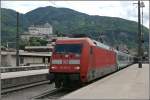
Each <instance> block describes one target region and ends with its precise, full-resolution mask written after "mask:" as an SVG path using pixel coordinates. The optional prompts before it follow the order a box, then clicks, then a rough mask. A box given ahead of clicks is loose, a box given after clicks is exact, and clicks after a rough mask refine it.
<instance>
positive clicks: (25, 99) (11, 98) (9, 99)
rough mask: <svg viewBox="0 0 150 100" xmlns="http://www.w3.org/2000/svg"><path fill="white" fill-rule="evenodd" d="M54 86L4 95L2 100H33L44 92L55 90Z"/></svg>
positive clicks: (44, 85) (44, 86)
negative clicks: (32, 99)
mask: <svg viewBox="0 0 150 100" xmlns="http://www.w3.org/2000/svg"><path fill="white" fill-rule="evenodd" d="M53 89H55V88H54V84H43V85H39V86H34V87H30V88H26V89H22V90H18V91H14V92H10V93H7V94H3V95H2V100H31V98H32V97H34V96H37V95H39V94H41V93H43V92H44V91H48V90H53Z"/></svg>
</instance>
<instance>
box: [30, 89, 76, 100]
mask: <svg viewBox="0 0 150 100" xmlns="http://www.w3.org/2000/svg"><path fill="white" fill-rule="evenodd" d="M75 90H77V88H74V89H68V88H67V89H66V88H59V89H54V90H50V91H45V92H43V93H42V94H39V95H37V96H34V97H32V98H30V100H47V99H48V100H49V99H59V98H60V97H62V96H64V95H66V94H68V93H70V92H73V91H75Z"/></svg>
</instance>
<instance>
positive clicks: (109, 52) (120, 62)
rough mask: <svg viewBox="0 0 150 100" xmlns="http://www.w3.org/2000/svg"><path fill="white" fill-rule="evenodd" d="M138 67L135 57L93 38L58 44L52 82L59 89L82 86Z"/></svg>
mask: <svg viewBox="0 0 150 100" xmlns="http://www.w3.org/2000/svg"><path fill="white" fill-rule="evenodd" d="M133 63H134V57H133V56H131V55H130V54H127V53H123V52H120V51H118V50H116V49H114V48H112V47H109V46H107V45H104V44H103V43H100V42H97V41H95V40H92V39H90V38H86V37H85V38H68V39H59V40H56V45H55V47H54V50H53V53H52V56H51V65H50V67H49V75H48V79H49V80H50V81H53V82H54V83H55V86H56V88H60V87H68V86H69V85H77V84H79V85H81V84H85V83H88V82H91V81H93V80H95V79H97V78H100V77H102V76H105V75H107V74H110V73H112V72H115V71H117V70H120V69H122V68H124V67H126V66H128V65H131V64H133Z"/></svg>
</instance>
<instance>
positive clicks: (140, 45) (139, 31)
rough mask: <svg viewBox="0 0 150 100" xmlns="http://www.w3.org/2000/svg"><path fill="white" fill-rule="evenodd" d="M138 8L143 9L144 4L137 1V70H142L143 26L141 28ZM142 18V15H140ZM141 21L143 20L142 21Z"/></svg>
mask: <svg viewBox="0 0 150 100" xmlns="http://www.w3.org/2000/svg"><path fill="white" fill-rule="evenodd" d="M140 7H142V8H143V7H145V5H144V2H140V0H139V1H138V38H139V39H138V41H139V43H138V44H139V45H138V63H139V66H138V67H139V68H142V56H143V53H142V52H143V50H142V43H143V36H142V32H141V30H142V31H143V26H142V27H141V9H140ZM142 18H143V15H142ZM142 21H143V20H142Z"/></svg>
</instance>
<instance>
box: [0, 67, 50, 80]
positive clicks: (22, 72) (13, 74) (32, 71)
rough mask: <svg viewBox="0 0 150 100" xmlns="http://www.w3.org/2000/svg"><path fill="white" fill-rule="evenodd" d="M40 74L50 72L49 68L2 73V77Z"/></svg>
mask: <svg viewBox="0 0 150 100" xmlns="http://www.w3.org/2000/svg"><path fill="white" fill-rule="evenodd" d="M40 74H48V69H40V70H29V71H18V72H7V73H1V79H10V78H17V77H24V76H31V75H40Z"/></svg>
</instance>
